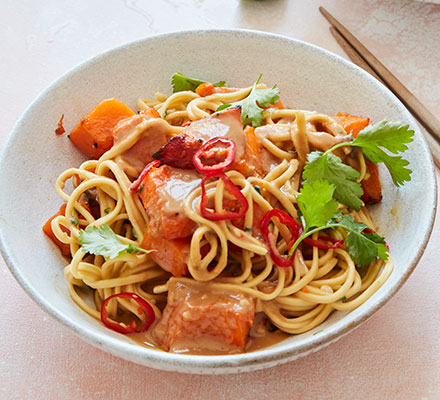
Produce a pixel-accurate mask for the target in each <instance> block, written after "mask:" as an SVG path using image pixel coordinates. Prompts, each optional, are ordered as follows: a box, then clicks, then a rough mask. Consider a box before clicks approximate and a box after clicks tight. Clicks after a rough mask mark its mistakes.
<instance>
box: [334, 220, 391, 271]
mask: <svg viewBox="0 0 440 400" xmlns="http://www.w3.org/2000/svg"><path fill="white" fill-rule="evenodd" d="M338 225H339V226H342V227H343V228H345V229H347V230H348V231H349V234H348V236H347V239H345V244H346V246H347V247H348V252H349V254H350V257H351V258H352V259H353V260H354V261H355V262H356V264H357V265H358V266H360V267H364V266H366V265H368V264H370V263H371V262H372V261H374V260H375V259H376V258H377V257H378V256H379V257H380V258H382V259H384V260H387V259H388V251H387V248H386V247H385V244H384V243H385V240H384V238H383V237H381V236H380V235H378V234H376V233H362V232H363V231H364V229H365V228H368V227H367V225H365V224H362V223H360V222H355V221H354V219H353V217H352V216H351V215H344V216H342V218H341V219H340V221H339V223H338Z"/></svg>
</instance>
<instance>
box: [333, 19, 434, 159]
mask: <svg viewBox="0 0 440 400" xmlns="http://www.w3.org/2000/svg"><path fill="white" fill-rule="evenodd" d="M329 29H330V32H331V34H332V35H333V36H334V38H335V39H336V41H337V42H338V43H339V45H340V46H341V47H342V48H343V50H344V51H345V52H346V53H347V55H348V57H349V58H350V60H351V61H353V63H354V64H356V65H357V66H358V67H361V68H363V69H364V70H365V71H367V72H369V73H370V74H371V75H373V76H374V77H375V78H376V79H377V80H379V81H380V82H382V83H383V84H384V85H385V86H386V83H384V82H383V81H382V80H381V79H380V78H379V76H377V74H376V73H375V72H374V70H373V69H372V68H371V67H370V66H369V65H368V64H367V63H366V62H365V60H364V59H363V58H362V57H361V56H360V55H359V53H358V52H357V51H356V50H355V49H354V48H353V47H351V45H350V43H348V42H347V41H346V40H345V39H344V37H343V36H342V35H341V34H340V33H339V32H338V30H337V29H336V28H335V27H334V26H330V28H329ZM420 129H421V130H422V133H423V134H424V136H425V139H426V141H427V142H428V146H429V148H430V150H431V155H432V158H433V160H434V163H435V165H437V167H438V168H440V143H438V142H436V141H435V140H434V138H433V137H432V136H431V135H430V134H429V133H428V132H427V131H426V130H425V129H423V127H422V126H421V125H420Z"/></svg>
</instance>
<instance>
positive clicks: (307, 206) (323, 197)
mask: <svg viewBox="0 0 440 400" xmlns="http://www.w3.org/2000/svg"><path fill="white" fill-rule="evenodd" d="M334 192H335V185H333V184H332V183H330V182H327V181H324V180H321V181H315V182H313V183H305V184H304V185H303V187H302V189H301V191H300V194H299V195H298V197H297V202H298V206H299V209H300V211H301V222H302V225H303V233H302V234H301V235H300V236H299V237H298V239H297V240H296V241H295V243H294V244H293V246H292V247H291V249H290V251H289V255H292V254H293V253H294V251H295V249H296V248H297V247H298V245H299V244H300V243H301V242H302V241H303V240H304V239H305V238H307V237H309V236H311V235H313V234H314V233H316V232H319V231H322V230H324V229H329V228H333V229H335V228H343V229H344V230H346V231H347V232H348V235H347V237H346V239H345V245H346V246H347V247H348V252H349V254H350V257H351V258H352V259H353V260H354V261H355V262H356V264H357V265H358V266H360V267H363V266H366V265H368V264H370V263H371V262H372V261H374V260H375V259H376V258H377V257H380V258H382V259H384V260H387V259H388V250H387V248H386V246H385V239H384V238H383V237H382V236H380V235H378V234H376V233H366V231H367V232H368V226H367V225H365V224H362V223H360V222H356V221H355V220H354V218H353V216H351V215H348V214H346V215H342V214H341V212H340V211H339V210H338V203H337V201H335V200H333V196H334Z"/></svg>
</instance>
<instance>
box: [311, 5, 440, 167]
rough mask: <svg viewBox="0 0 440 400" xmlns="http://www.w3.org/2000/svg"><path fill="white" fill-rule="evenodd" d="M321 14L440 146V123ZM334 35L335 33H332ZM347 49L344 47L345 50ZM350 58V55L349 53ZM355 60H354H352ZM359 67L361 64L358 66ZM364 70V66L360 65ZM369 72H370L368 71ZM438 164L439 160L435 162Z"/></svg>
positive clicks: (331, 19) (353, 39)
mask: <svg viewBox="0 0 440 400" xmlns="http://www.w3.org/2000/svg"><path fill="white" fill-rule="evenodd" d="M319 11H320V12H321V14H322V15H323V16H324V17H325V18H326V19H327V21H328V22H330V24H331V25H332V26H333V27H334V28H335V29H336V30H337V31H338V33H339V34H340V35H339V36H341V37H342V38H344V39H345V41H346V42H348V44H349V45H350V47H351V49H353V50H355V51H356V52H357V53H358V55H359V56H360V58H362V60H363V61H364V63H366V64H368V66H369V68H370V69H372V70H373V71H374V72H375V74H377V76H378V77H379V78H380V79H381V81H382V82H383V83H385V84H386V86H387V87H388V88H389V89H390V90H391V91H392V92H393V93H394V94H395V95H396V96H397V97H398V98H399V100H400V101H401V102H402V103H403V104H405V106H406V107H407V108H408V109H409V110H410V112H411V113H412V114H413V115H414V117H415V118H416V119H417V120H418V121H419V122H420V123H421V124H422V125H423V126H424V127H425V128H426V130H427V132H428V133H429V134H430V135H431V136H432V138H433V139H434V140H435V141H436V142H437V143H438V144H439V145H440V121H439V120H438V119H437V118H436V117H435V116H434V115H433V114H432V113H431V112H430V111H429V110H428V109H427V108H426V107H425V106H424V105H423V104H422V103H421V102H420V101H419V100H418V99H417V98H416V97H415V96H414V95H413V94H412V93H411V92H410V91H409V90H408V89H407V88H406V87H405V85H403V83H402V82H400V81H399V80H398V79H397V78H396V77H395V76H394V75H393V74H392V73H391V71H389V70H388V69H387V68H386V67H385V66H384V65H383V64H382V63H381V62H380V61H379V60H378V59H377V58H376V57H375V56H374V55H373V54H372V53H371V52H370V51H369V50H368V49H367V48H366V47H365V46H364V45H363V44H362V43H361V42H360V41H359V40H358V39H356V37H354V36H353V35H352V34H351V33H350V32H349V31H348V30H347V29H346V28H345V27H344V26H343V25H342V24H341V23H340V22H338V21H337V20H336V19H335V18H334V17H333V16H332V15H331V14H330V13H329V12H328V11H327V10H326V9H325V8H324V7H319ZM332 33H333V32H332ZM345 48H346V47H343V49H344V50H345ZM347 54H348V56H349V57H350V54H349V53H347ZM352 60H353V59H352ZM358 65H359V64H358ZM359 66H360V67H361V68H363V65H359ZM368 72H369V71H368ZM435 161H436V163H437V162H438V161H439V160H435ZM439 164H440V163H439Z"/></svg>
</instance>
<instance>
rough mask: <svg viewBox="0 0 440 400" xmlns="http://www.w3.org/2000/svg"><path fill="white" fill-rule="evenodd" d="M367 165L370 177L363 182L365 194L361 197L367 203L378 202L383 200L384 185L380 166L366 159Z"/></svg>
mask: <svg viewBox="0 0 440 400" xmlns="http://www.w3.org/2000/svg"><path fill="white" fill-rule="evenodd" d="M365 164H366V165H367V172H368V174H369V177H368V179H364V180H363V181H362V182H361V185H362V189H363V190H364V194H363V195H362V197H361V199H362V201H363V202H364V203H365V204H376V203H379V202H380V201H381V200H382V186H381V184H380V179H379V168H377V165H376V164H375V163H373V162H371V161H370V160H368V159H365Z"/></svg>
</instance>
